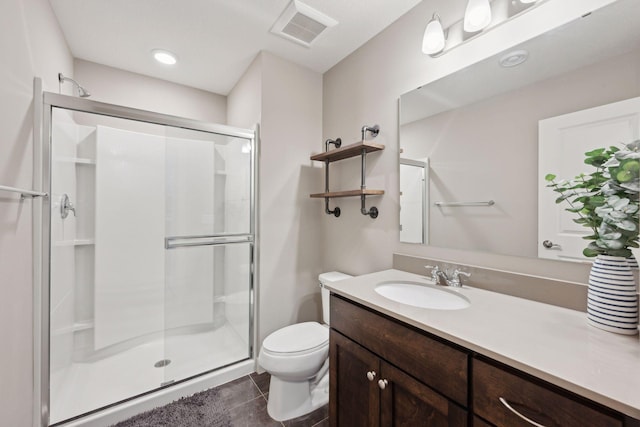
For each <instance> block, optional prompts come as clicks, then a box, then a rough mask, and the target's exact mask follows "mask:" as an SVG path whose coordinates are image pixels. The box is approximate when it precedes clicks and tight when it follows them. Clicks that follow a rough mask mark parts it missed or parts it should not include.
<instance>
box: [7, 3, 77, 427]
mask: <svg viewBox="0 0 640 427" xmlns="http://www.w3.org/2000/svg"><path fill="white" fill-rule="evenodd" d="M0 48H1V50H2V52H3V55H4V58H5V60H4V61H3V65H2V67H1V68H0V129H1V130H2V135H1V136H0V185H8V186H14V187H20V188H27V189H29V188H33V186H34V184H33V182H32V174H33V167H32V165H33V157H32V153H33V151H32V150H33V144H32V133H33V79H34V77H41V78H42V79H43V85H44V88H45V90H49V91H55V92H57V91H58V72H62V73H65V74H68V75H73V59H72V57H71V54H70V53H69V49H68V48H67V45H66V42H65V40H64V38H63V35H62V32H61V31H60V28H59V27H58V24H57V22H56V20H55V17H54V15H53V11H52V10H51V7H50V6H49V2H48V1H47V0H30V1H22V0H3V1H1V2H0ZM33 203H38V202H34V201H31V200H25V201H22V202H20V201H19V196H18V195H16V194H14V193H6V192H0V342H1V343H2V345H1V347H2V350H0V420H2V421H0V424H2V425H6V426H29V425H31V422H32V409H33V404H34V400H33V399H34V397H33V391H32V389H33V384H32V382H33V369H32V366H33V358H32V355H33V320H32V319H33V311H32V304H33V302H32V299H33V291H32V289H33V288H32V278H31V274H32V261H33V259H32V244H31V218H32V215H31V207H32V204H33Z"/></svg>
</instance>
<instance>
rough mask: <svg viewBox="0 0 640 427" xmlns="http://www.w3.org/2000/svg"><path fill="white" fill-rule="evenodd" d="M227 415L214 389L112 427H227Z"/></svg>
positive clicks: (229, 417)
mask: <svg viewBox="0 0 640 427" xmlns="http://www.w3.org/2000/svg"><path fill="white" fill-rule="evenodd" d="M228 426H231V416H230V415H229V411H228V410H227V409H225V408H224V406H223V405H222V403H221V399H220V396H219V392H218V390H216V389H211V390H206V391H203V392H200V393H197V394H194V395H193V396H190V397H184V398H182V399H180V400H178V401H176V402H173V403H170V404H168V405H165V406H162V407H160V408H156V409H152V410H151V411H148V412H143V413H142V414H138V415H136V416H134V417H132V418H129V419H128V420H125V421H122V422H120V423H118V424H116V425H115V426H114V427H228Z"/></svg>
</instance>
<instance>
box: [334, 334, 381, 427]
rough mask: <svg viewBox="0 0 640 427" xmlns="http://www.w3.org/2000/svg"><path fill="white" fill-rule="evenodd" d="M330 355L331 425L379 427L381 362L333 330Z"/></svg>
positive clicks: (340, 426)
mask: <svg viewBox="0 0 640 427" xmlns="http://www.w3.org/2000/svg"><path fill="white" fill-rule="evenodd" d="M329 354H330V360H329V387H330V393H329V420H330V423H331V425H332V426H333V427H359V426H362V427H377V426H379V425H380V424H379V413H380V399H379V393H378V392H379V390H380V389H379V388H378V379H379V372H380V361H379V359H378V358H377V357H376V356H375V355H374V354H373V353H370V352H369V351H367V350H365V349H364V348H363V347H360V346H359V345H358V344H356V343H354V342H353V341H351V340H350V339H348V338H345V337H344V336H342V335H340V334H339V333H338V332H335V331H334V330H331V333H330V335H329ZM369 377H371V379H369Z"/></svg>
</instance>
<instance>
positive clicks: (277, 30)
mask: <svg viewBox="0 0 640 427" xmlns="http://www.w3.org/2000/svg"><path fill="white" fill-rule="evenodd" d="M337 23H338V21H336V20H335V19H333V18H330V17H328V16H327V15H325V14H323V13H321V12H318V11H317V10H315V9H314V8H312V7H310V6H307V5H306V4H304V3H301V2H299V1H298V0H293V1H292V2H291V3H289V6H287V8H286V9H285V10H284V12H282V15H280V17H279V18H278V20H277V21H276V22H275V24H273V27H272V28H271V32H272V33H274V34H277V35H279V36H281V37H284V38H285V39H287V40H291V41H293V42H296V43H299V44H301V45H303V46H306V47H310V46H311V43H313V41H314V40H315V39H316V38H317V37H318V36H319V35H320V33H322V32H323V31H324V30H326V29H327V28H328V27H332V26H334V25H336V24H337Z"/></svg>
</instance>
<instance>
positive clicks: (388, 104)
mask: <svg viewBox="0 0 640 427" xmlns="http://www.w3.org/2000/svg"><path fill="white" fill-rule="evenodd" d="M611 2H612V0H550V1H548V2H546V3H543V4H542V5H540V6H538V7H537V8H536V9H534V10H531V11H529V12H528V13H526V14H524V15H522V16H521V17H519V18H516V19H514V20H512V21H510V22H508V23H505V24H503V25H501V26H499V27H497V28H494V29H493V30H492V31H490V32H488V33H486V34H484V35H482V36H481V37H479V38H477V39H475V40H473V41H470V42H469V43H467V44H466V45H463V46H459V47H457V48H456V49H454V50H452V51H450V52H448V53H446V54H445V55H443V56H441V57H439V58H435V59H434V58H431V57H429V56H426V55H423V54H422V52H421V49H420V47H421V41H422V34H423V32H424V27H425V25H426V22H427V19H428V17H430V16H431V15H432V13H433V12H435V11H437V12H439V14H440V16H441V17H442V20H443V25H444V26H445V27H446V26H448V25H450V24H451V23H453V22H455V21H457V20H459V19H460V18H461V17H462V15H463V14H464V6H465V4H466V3H465V2H464V1H447V0H432V1H425V2H422V3H420V4H419V5H418V6H416V7H415V8H414V9H413V10H412V11H410V12H409V13H407V14H406V15H404V16H403V17H401V18H400V19H399V20H398V21H396V22H395V23H393V24H392V25H390V26H389V27H388V28H387V29H386V30H385V31H383V32H382V33H380V34H379V35H378V36H376V37H375V38H373V39H372V40H371V41H369V42H368V43H367V44H365V45H364V46H362V47H361V48H360V49H358V50H357V51H355V52H354V53H353V54H351V55H350V56H349V57H347V58H346V59H344V60H343V61H341V62H340V63H339V64H337V65H336V66H334V67H333V68H332V69H331V70H329V71H328V72H326V73H325V74H324V79H323V84H324V91H323V95H324V97H323V134H324V136H325V137H326V138H329V137H331V138H335V137H337V136H341V137H342V139H343V141H349V142H353V141H357V140H359V139H360V135H359V133H360V127H361V126H362V125H364V124H373V123H377V124H379V125H380V127H381V132H380V135H379V136H378V138H377V140H376V142H378V143H382V144H385V145H386V147H387V148H386V149H385V151H383V152H382V153H380V154H372V155H370V156H369V158H368V159H367V187H370V188H382V189H384V190H385V191H386V193H385V195H384V196H382V197H381V198H374V197H371V198H370V202H369V201H368V202H367V204H368V205H369V204H371V203H372V204H375V205H376V206H377V207H378V209H379V210H380V216H379V217H378V218H377V219H376V220H371V219H370V218H369V217H365V216H363V215H361V214H360V213H359V200H358V199H357V198H353V199H344V201H343V200H340V207H341V209H342V216H341V217H340V218H338V219H335V218H333V217H329V216H327V215H326V216H325V217H324V219H323V230H324V234H325V236H326V239H327V242H328V243H327V246H326V250H325V252H324V255H325V261H324V266H325V269H336V270H343V271H345V272H348V273H352V274H363V273H368V272H371V271H376V270H382V269H385V268H390V267H391V265H392V253H393V252H401V253H407V254H412V255H419V256H425V257H433V258H438V259H447V260H451V261H454V262H464V263H470V264H475V265H484V266H488V267H495V268H502V269H507V270H511V271H518V272H524V273H531V274H541V273H542V272H544V274H546V275H548V276H550V277H555V278H559V279H566V280H576V281H585V280H586V271H587V270H586V269H585V267H582V266H576V265H573V264H569V263H559V262H549V261H539V260H536V259H527V258H519V257H509V256H496V255H490V254H486V253H479V252H464V251H456V250H445V249H439V248H435V247H426V246H419V245H410V244H400V243H399V231H398V215H399V213H398V207H399V200H398V199H399V196H398V171H399V168H398V133H399V130H398V107H397V105H398V97H399V96H400V95H401V94H402V93H405V92H408V91H409V90H412V89H415V88H416V87H418V86H421V85H424V84H426V83H428V82H430V81H434V80H436V79H438V78H440V77H442V76H444V75H447V74H449V73H452V72H454V71H457V70H459V69H461V68H464V67H465V66H467V65H469V64H472V63H474V62H477V61H479V60H481V59H484V58H486V57H489V56H492V55H494V54H496V53H498V52H500V51H502V50H504V49H506V48H508V47H510V46H514V45H517V44H519V43H521V42H522V41H525V40H527V39H529V38H531V37H534V36H536V35H538V34H540V33H543V32H545V31H546V30H548V29H550V28H553V27H556V26H558V25H561V24H563V23H566V22H569V21H570V20H572V19H575V18H577V17H579V16H581V15H582V14H584V13H586V12H588V11H590V10H592V9H593V8H595V7H599V6H603V5H606V4H608V3H611ZM369 159H370V160H369ZM336 166H337V167H340V168H341V169H342V173H341V174H340V176H339V180H336V181H334V182H335V184H332V186H334V187H335V188H336V189H348V188H357V185H359V176H358V174H359V165H358V164H357V162H355V161H351V160H348V161H343V162H340V164H339V165H336ZM336 177H338V175H337V174H336ZM332 189H333V188H332ZM335 248H339V249H338V250H336V249H335Z"/></svg>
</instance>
